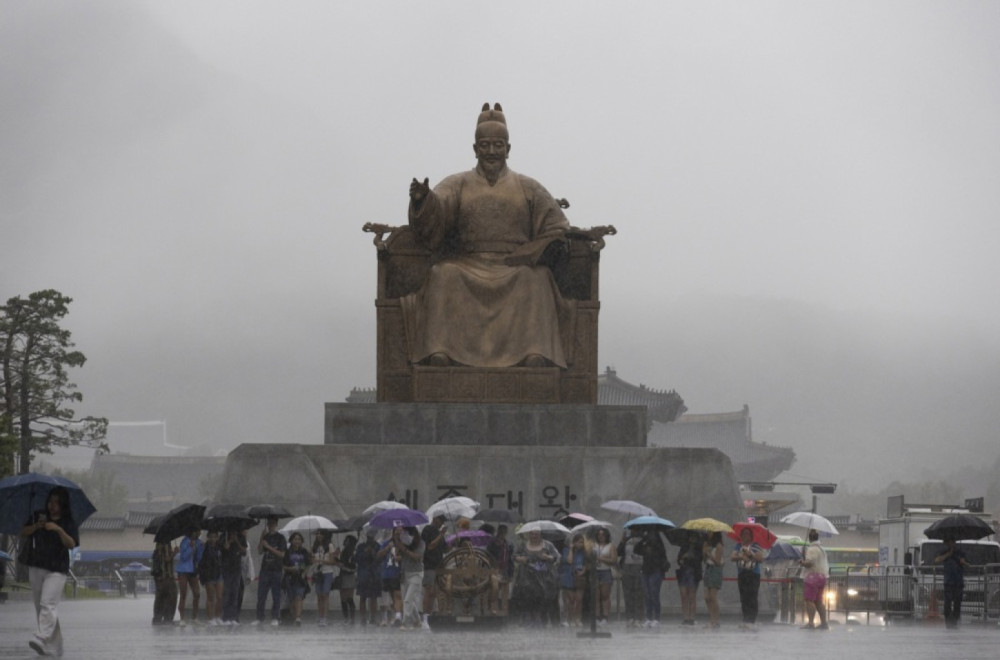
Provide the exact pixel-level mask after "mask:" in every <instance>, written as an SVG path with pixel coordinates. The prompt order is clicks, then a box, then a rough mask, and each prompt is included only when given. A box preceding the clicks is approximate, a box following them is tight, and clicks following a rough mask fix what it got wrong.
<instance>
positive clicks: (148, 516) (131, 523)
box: [125, 511, 160, 527]
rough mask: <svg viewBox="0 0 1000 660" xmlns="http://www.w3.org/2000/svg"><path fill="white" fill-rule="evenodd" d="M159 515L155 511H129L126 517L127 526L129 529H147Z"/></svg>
mask: <svg viewBox="0 0 1000 660" xmlns="http://www.w3.org/2000/svg"><path fill="white" fill-rule="evenodd" d="M158 515H160V514H159V513H156V512H155V511H129V512H128V515H127V516H126V517H125V525H126V526H128V527H146V525H148V524H149V523H151V522H153V518H155V517H156V516H158Z"/></svg>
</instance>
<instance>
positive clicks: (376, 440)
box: [323, 403, 647, 447]
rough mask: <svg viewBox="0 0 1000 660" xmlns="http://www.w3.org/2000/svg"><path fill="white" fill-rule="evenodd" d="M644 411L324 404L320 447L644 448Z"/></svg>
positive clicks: (548, 406)
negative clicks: (496, 446) (573, 446)
mask: <svg viewBox="0 0 1000 660" xmlns="http://www.w3.org/2000/svg"><path fill="white" fill-rule="evenodd" d="M646 430H647V421H646V408H645V407H643V406H592V405H589V404H536V405H528V404H497V403H493V404H482V403H480V404H462V403H328V404H326V423H325V433H324V437H323V441H324V443H325V444H328V445H331V444H359V443H360V444H372V445H386V444H391V445H413V444H417V445H531V446H545V445H550V446H551V445H577V446H587V447H645V446H646Z"/></svg>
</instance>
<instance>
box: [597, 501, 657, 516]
mask: <svg viewBox="0 0 1000 660" xmlns="http://www.w3.org/2000/svg"><path fill="white" fill-rule="evenodd" d="M601 508H602V509H607V510H608V511H617V512H618V513H627V514H628V515H630V516H655V515H656V511H653V510H652V509H650V508H649V507H648V506H646V505H645V504H639V503H638V502H633V501H632V500H608V501H607V502H605V503H604V504H602V505H601Z"/></svg>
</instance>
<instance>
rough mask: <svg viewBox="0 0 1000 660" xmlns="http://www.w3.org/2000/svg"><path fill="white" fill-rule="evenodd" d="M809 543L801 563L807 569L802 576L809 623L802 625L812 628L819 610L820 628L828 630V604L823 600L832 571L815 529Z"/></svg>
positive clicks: (810, 535) (809, 537)
mask: <svg viewBox="0 0 1000 660" xmlns="http://www.w3.org/2000/svg"><path fill="white" fill-rule="evenodd" d="M808 539H809V545H807V546H806V549H805V552H804V553H803V557H802V559H800V560H799V565H800V566H802V567H803V568H805V569H806V573H805V575H804V576H803V578H802V599H803V600H804V601H806V615H807V616H808V617H809V623H807V624H806V625H804V626H802V627H803V628H806V629H812V628H813V627H814V626H813V620H814V619H815V618H816V613H817V612H819V629H820V630H828V629H829V628H830V626H829V625H828V624H827V622H826V604H825V603H824V602H823V591H824V590H825V589H826V580H827V576H828V575H829V573H830V567H829V564H828V563H827V561H826V551H825V550H824V549H823V546H821V545H820V544H819V532H818V531H816V530H815V529H810V530H809V536H808Z"/></svg>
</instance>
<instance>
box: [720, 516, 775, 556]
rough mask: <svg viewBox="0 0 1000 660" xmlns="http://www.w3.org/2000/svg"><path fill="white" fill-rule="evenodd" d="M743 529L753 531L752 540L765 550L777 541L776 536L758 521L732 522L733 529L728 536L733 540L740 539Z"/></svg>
mask: <svg viewBox="0 0 1000 660" xmlns="http://www.w3.org/2000/svg"><path fill="white" fill-rule="evenodd" d="M744 529H749V530H750V531H751V532H752V533H753V542H754V543H756V544H757V545H759V546H760V547H762V548H764V549H765V550H767V549H768V548H770V547H771V546H772V545H774V544H775V543H776V542H777V541H778V537H777V536H775V535H774V534H773V533H772V532H771V530H769V529H768V528H767V527H764V526H763V525H761V524H760V523H748V522H738V523H733V531H732V533H731V534H728V536H729V538H731V539H733V540H734V541H740V540H742V539H740V535H741V534H742V533H743V530H744Z"/></svg>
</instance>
